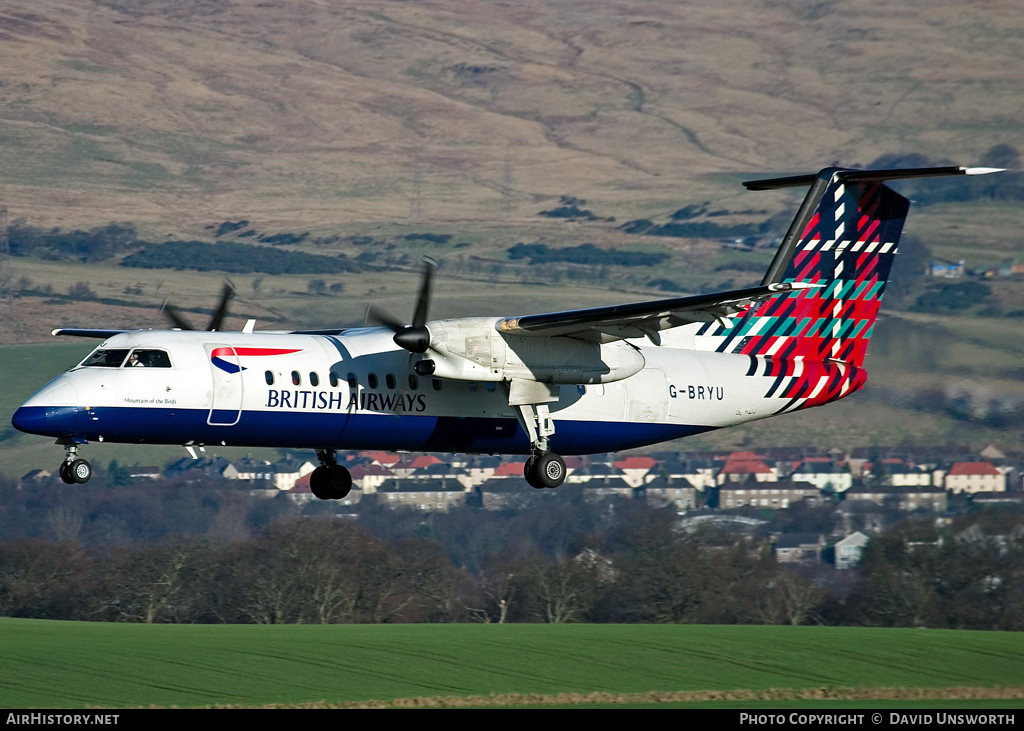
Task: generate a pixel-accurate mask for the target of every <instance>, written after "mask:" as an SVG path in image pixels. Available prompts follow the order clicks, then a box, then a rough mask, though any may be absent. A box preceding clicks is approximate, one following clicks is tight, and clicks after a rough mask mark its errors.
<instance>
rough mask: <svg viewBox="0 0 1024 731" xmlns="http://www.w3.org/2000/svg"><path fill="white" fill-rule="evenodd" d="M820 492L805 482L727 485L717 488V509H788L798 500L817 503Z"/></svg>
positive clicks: (751, 482) (752, 482)
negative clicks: (746, 507) (747, 507)
mask: <svg viewBox="0 0 1024 731" xmlns="http://www.w3.org/2000/svg"><path fill="white" fill-rule="evenodd" d="M819 499H821V490H819V489H818V488H817V487H815V486H813V485H810V484H808V483H805V482H774V483H771V482H765V483H759V482H757V481H756V480H748V481H747V482H739V483H729V484H726V485H722V486H721V487H719V488H718V507H719V508H723V509H726V510H728V509H730V508H742V507H745V506H747V505H750V506H752V507H755V508H757V507H761V508H772V509H775V510H777V509H779V508H788V507H789V506H790V505H791V504H793V503H795V502H799V501H800V500H812V501H817V500H819Z"/></svg>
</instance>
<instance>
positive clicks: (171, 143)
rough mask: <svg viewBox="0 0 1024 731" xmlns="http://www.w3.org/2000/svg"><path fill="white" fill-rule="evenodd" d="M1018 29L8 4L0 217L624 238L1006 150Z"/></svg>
mask: <svg viewBox="0 0 1024 731" xmlns="http://www.w3.org/2000/svg"><path fill="white" fill-rule="evenodd" d="M1022 29H1024V16H1021V14H1020V13H1019V12H1017V9H1016V8H1015V7H1014V6H1012V5H1011V4H1000V3H994V4H993V3H987V4H972V5H964V4H963V3H956V2H952V1H950V0H945V1H941V2H935V1H931V0H915V1H914V2H905V3H899V4H895V5H894V4H887V3H880V2H877V1H872V0H851V1H850V2H844V3H837V2H819V1H818V0H813V1H811V0H792V1H790V2H776V1H774V0H761V1H759V2H753V3H751V2H745V1H743V0H726V1H725V2H721V3H715V4H713V5H709V4H706V3H694V2H683V3H680V2H670V1H668V0H651V1H648V2H639V3H630V4H629V5H628V6H623V5H621V4H619V3H614V2H609V1H608V0H597V1H596V2H593V3H588V4H587V6H586V8H585V9H584V8H583V7H582V6H580V5H578V4H572V3H568V4H566V3H555V4H551V3H540V2H529V1H527V2H524V3H514V4H505V3H492V2H484V1H483V0H468V1H464V0H458V1H456V0H440V1H439V2H431V3H424V2H419V1H416V2H402V3H398V2H394V3H380V2H368V1H359V0H344V1H342V2H327V1H326V0H302V1H301V2H287V3H286V2H269V3H258V4H254V3H247V2H241V1H240V0H226V1H224V2H216V3H213V2H208V1H207V0H174V1H173V2H172V1H171V0H32V1H31V2H28V0H12V2H8V3H5V5H4V9H3V10H0V39H3V41H4V43H3V44H0V64H2V66H3V68H4V79H3V83H2V85H0V140H2V142H3V144H2V145H0V170H2V173H0V200H2V202H3V203H4V204H6V205H7V206H9V207H10V209H11V211H12V216H13V217H15V218H17V217H24V218H26V219H28V220H30V221H31V222H34V223H37V224H43V225H61V226H82V225H85V224H90V225H94V224H102V223H106V222H107V221H111V220H132V221H134V222H136V223H138V224H139V225H140V226H144V227H147V228H148V229H150V230H151V231H153V232H154V233H153V235H164V234H166V233H168V232H172V233H175V234H181V233H184V232H187V231H192V232H195V231H196V230H199V229H201V228H202V227H203V226H205V225H207V224H210V223H216V222H219V221H221V220H225V219H226V218H229V217H245V218H248V219H251V220H253V221H256V222H258V223H259V224H260V225H261V227H263V228H267V229H281V230H304V229H307V228H314V229H318V230H332V231H335V232H337V228H338V227H349V226H358V225H359V224H366V223H382V222H393V221H395V220H416V221H428V220H429V221H447V222H474V223H486V222H491V221H494V219H496V218H502V219H504V220H505V221H507V222H509V223H520V222H522V223H528V222H529V219H530V218H531V217H533V215H534V214H535V213H536V212H537V211H538V210H540V208H541V207H544V204H547V203H549V202H551V201H553V200H555V199H557V196H559V195H562V194H572V195H576V196H581V197H583V198H585V199H587V200H589V201H591V202H592V203H594V204H595V205H597V207H599V208H600V209H601V210H602V211H604V212H605V213H604V215H614V216H616V217H618V218H619V219H620V220H624V219H627V218H634V217H639V216H641V215H646V214H647V213H649V212H652V211H653V212H660V211H661V210H662V209H664V208H666V207H671V206H674V205H675V203H676V202H677V201H678V200H679V198H680V196H681V191H685V194H686V195H687V196H693V198H694V199H695V200H701V199H702V198H699V197H698V196H704V197H708V196H710V197H714V198H722V197H723V196H724V197H726V198H730V197H735V196H737V195H738V194H739V191H738V188H737V186H736V185H735V182H736V181H737V180H738V178H739V177H741V175H749V174H751V173H756V174H762V173H765V172H776V171H783V170H804V169H811V168H814V169H816V168H818V167H820V166H821V165H822V164H825V163H830V162H832V161H840V162H842V163H843V164H857V163H859V164H864V163H867V162H870V161H871V160H873V159H875V158H876V157H878V156H879V155H881V154H883V153H905V152H919V153H923V154H926V155H929V156H932V157H936V158H955V159H956V160H957V161H964V162H972V161H974V160H976V159H977V158H978V156H979V155H981V154H982V153H983V152H984V151H985V150H987V149H989V148H990V147H991V146H993V145H995V144H997V143H1009V144H1014V145H1018V146H1019V145H1020V143H1021V142H1022V136H1021V132H1020V125H1019V118H1020V101H1019V100H1020V91H1021V78H1022V71H1024V33H1022ZM723 183H728V184H729V185H728V187H723V186H722V184H723ZM669 210H671V208H669Z"/></svg>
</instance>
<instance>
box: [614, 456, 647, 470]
mask: <svg viewBox="0 0 1024 731" xmlns="http://www.w3.org/2000/svg"><path fill="white" fill-rule="evenodd" d="M656 464H657V462H655V461H654V459H653V458H652V457H626V458H625V459H623V460H620V461H618V462H616V463H615V466H616V467H618V468H619V469H620V470H649V469H652V468H653V467H654V465H656Z"/></svg>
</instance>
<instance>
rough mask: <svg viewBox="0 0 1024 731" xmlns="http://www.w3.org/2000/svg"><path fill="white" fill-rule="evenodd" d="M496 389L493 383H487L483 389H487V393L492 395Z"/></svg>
mask: <svg viewBox="0 0 1024 731" xmlns="http://www.w3.org/2000/svg"><path fill="white" fill-rule="evenodd" d="M497 387H498V384H496V383H495V382H494V381H488V382H487V384H486V385H485V386H484V388H486V389H487V393H494V389H495V388H497Z"/></svg>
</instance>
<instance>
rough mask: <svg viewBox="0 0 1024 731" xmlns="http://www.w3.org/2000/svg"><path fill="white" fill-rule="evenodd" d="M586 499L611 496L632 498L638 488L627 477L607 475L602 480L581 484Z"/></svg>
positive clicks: (599, 498) (601, 498)
mask: <svg viewBox="0 0 1024 731" xmlns="http://www.w3.org/2000/svg"><path fill="white" fill-rule="evenodd" d="M580 488H581V489H582V491H583V492H582V495H583V497H584V499H586V500H594V501H598V500H604V499H605V498H610V497H623V498H632V497H633V490H634V489H636V488H635V487H634V486H633V485H632V484H631V483H630V481H628V480H626V478H625V477H621V476H620V477H605V478H604V479H601V480H590V481H589V482H584V483H582V484H581V485H580Z"/></svg>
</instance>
